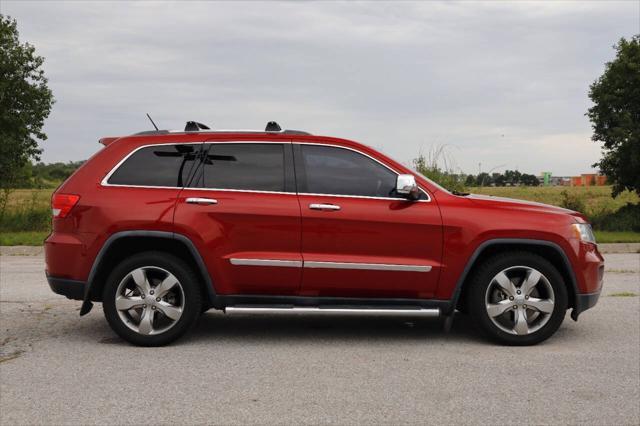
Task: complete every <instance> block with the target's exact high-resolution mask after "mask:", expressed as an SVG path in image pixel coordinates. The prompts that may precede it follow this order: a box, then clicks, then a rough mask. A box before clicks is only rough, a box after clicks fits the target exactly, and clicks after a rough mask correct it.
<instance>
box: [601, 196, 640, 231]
mask: <svg viewBox="0 0 640 426" xmlns="http://www.w3.org/2000/svg"><path fill="white" fill-rule="evenodd" d="M591 223H592V224H593V227H594V229H597V230H600V231H629V230H631V231H634V232H640V204H632V203H628V204H627V205H626V206H624V207H621V208H620V209H619V210H618V211H616V212H613V213H605V214H600V215H596V216H594V217H592V218H591Z"/></svg>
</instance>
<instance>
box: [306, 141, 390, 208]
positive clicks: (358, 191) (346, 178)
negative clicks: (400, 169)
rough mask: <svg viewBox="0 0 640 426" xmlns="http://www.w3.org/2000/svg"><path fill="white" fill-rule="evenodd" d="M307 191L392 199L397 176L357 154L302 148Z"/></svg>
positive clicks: (343, 150)
mask: <svg viewBox="0 0 640 426" xmlns="http://www.w3.org/2000/svg"><path fill="white" fill-rule="evenodd" d="M301 149H302V159H303V162H304V167H305V172H306V177H307V179H306V181H307V182H306V185H307V187H306V189H305V190H304V191H303V192H307V193H311V194H336V195H360V196H368V197H394V196H395V195H394V194H395V188H396V176H397V175H396V174H395V173H394V172H392V171H391V170H389V169H388V168H386V167H384V166H383V165H381V164H380V163H378V162H377V161H374V160H372V159H371V158H369V157H367V156H365V155H362V154H359V153H357V152H354V151H351V150H348V149H342V148H335V147H330V146H319V145H302V148H301Z"/></svg>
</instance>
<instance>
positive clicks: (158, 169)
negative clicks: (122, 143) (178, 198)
mask: <svg viewBox="0 0 640 426" xmlns="http://www.w3.org/2000/svg"><path fill="white" fill-rule="evenodd" d="M200 147H201V145H200V144H190V145H157V146H148V147H146V148H142V149H139V150H138V151H136V152H135V153H133V155H131V156H130V157H129V158H127V160H126V161H125V162H124V163H123V164H122V165H121V166H120V167H118V169H117V170H116V171H115V172H114V173H113V174H112V175H111V177H110V178H109V181H108V182H109V183H111V184H116V185H144V186H176V187H181V186H185V185H187V184H188V177H189V176H190V175H191V173H193V171H194V170H193V169H194V167H195V164H196V161H195V159H196V158H197V156H198V152H199V150H200Z"/></svg>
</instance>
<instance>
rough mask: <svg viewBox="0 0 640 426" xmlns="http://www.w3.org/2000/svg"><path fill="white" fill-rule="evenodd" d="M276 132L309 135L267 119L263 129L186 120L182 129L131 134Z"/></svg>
mask: <svg viewBox="0 0 640 426" xmlns="http://www.w3.org/2000/svg"><path fill="white" fill-rule="evenodd" d="M185 132H188V133H195V132H199V133H278V134H284V135H311V133H309V132H305V131H303V130H291V129H282V127H280V125H279V124H278V123H277V122H275V121H269V122H268V123H267V125H266V126H265V129H264V130H246V129H243V130H240V129H213V130H212V129H210V128H209V126H207V125H205V124H202V123H198V122H197V121H187V124H186V125H185V128H184V130H147V131H143V132H138V133H134V134H133V136H153V135H167V134H170V133H185Z"/></svg>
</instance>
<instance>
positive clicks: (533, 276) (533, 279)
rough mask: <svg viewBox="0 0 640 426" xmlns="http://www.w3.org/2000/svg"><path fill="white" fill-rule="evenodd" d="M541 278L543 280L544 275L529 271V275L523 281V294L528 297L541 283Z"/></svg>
mask: <svg viewBox="0 0 640 426" xmlns="http://www.w3.org/2000/svg"><path fill="white" fill-rule="evenodd" d="M540 278H542V274H541V273H540V272H538V271H536V270H535V269H529V270H528V271H527V275H526V277H525V278H524V281H522V285H521V286H520V289H521V290H522V294H524V295H525V296H528V295H529V293H531V290H533V289H534V288H535V286H536V285H538V283H539V282H540Z"/></svg>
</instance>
